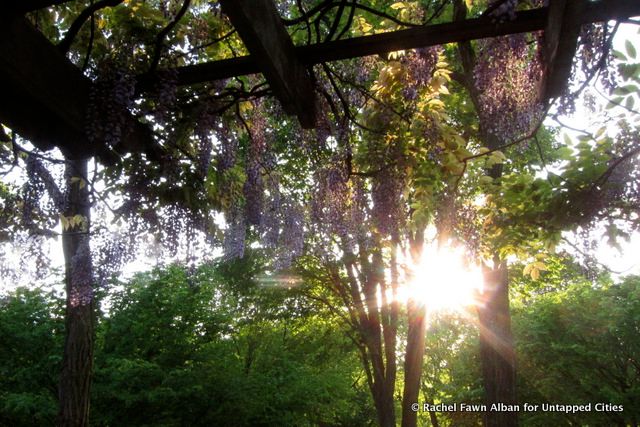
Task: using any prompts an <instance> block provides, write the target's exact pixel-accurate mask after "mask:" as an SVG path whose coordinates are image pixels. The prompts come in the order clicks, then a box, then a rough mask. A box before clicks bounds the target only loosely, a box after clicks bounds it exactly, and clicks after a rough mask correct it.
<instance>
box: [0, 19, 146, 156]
mask: <svg viewBox="0 0 640 427" xmlns="http://www.w3.org/2000/svg"><path fill="white" fill-rule="evenodd" d="M90 88H91V81H90V80H89V79H88V78H87V77H85V76H84V75H83V74H82V72H81V71H80V70H79V69H78V68H77V67H76V66H75V65H73V64H72V63H71V62H69V60H67V58H66V57H65V56H64V55H63V54H62V53H61V52H60V51H59V50H58V49H57V48H56V47H55V46H54V45H53V44H51V42H49V40H47V38H46V37H44V36H43V35H42V33H40V32H39V31H37V30H36V29H35V28H33V26H32V25H31V24H30V23H29V22H28V21H27V20H26V19H25V18H22V17H13V18H12V17H3V19H0V91H1V93H2V96H3V97H2V103H1V104H0V122H2V123H4V124H6V125H7V126H9V127H11V128H12V129H14V130H15V131H17V132H18V133H19V134H20V135H21V136H23V137H24V138H27V139H29V140H30V141H31V142H32V143H33V144H34V145H35V146H37V147H38V148H40V149H43V150H48V149H51V148H53V147H54V146H55V147H58V148H60V150H62V151H63V152H64V153H65V155H67V156H69V157H76V158H79V157H89V156H93V155H101V156H103V157H104V156H107V155H108V153H109V152H112V150H111V149H109V148H108V147H106V146H104V145H101V146H96V145H93V144H90V143H89V141H88V140H87V137H86V131H87V129H88V123H87V106H88V105H89V95H90ZM124 129H125V132H124V133H125V134H124V136H123V141H122V143H121V144H120V145H119V146H117V147H111V148H112V149H113V151H115V152H120V153H124V152H128V151H147V152H152V151H154V150H155V143H154V141H153V139H152V137H151V132H150V131H149V130H148V129H147V128H146V126H144V125H142V124H141V123H139V122H138V121H137V120H135V119H134V118H133V117H131V116H128V118H127V119H126V123H125V126H124Z"/></svg>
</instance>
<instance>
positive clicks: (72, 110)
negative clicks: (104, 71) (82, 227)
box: [0, 0, 640, 157]
mask: <svg viewBox="0 0 640 427" xmlns="http://www.w3.org/2000/svg"><path fill="white" fill-rule="evenodd" d="M62 2H63V1H60V0H25V1H24V2H21V3H20V5H21V6H20V7H19V8H18V9H20V10H22V9H24V10H25V11H29V10H33V9H31V8H38V7H39V6H41V5H45V6H50V5H54V4H59V3H62ZM221 3H222V4H223V7H224V10H225V12H226V13H227V14H228V15H229V16H230V19H231V20H232V21H233V24H234V26H235V27H236V29H237V30H238V32H239V33H240V36H241V37H242V38H243V40H244V41H245V44H246V45H247V48H248V49H249V51H250V52H251V55H250V56H245V57H239V58H233V59H227V60H223V61H214V62H210V63H204V64H198V65H191V66H186V67H179V68H177V72H178V83H179V84H182V85H190V84H197V83H203V82H207V81H212V80H218V79H223V78H228V77H233V76H239V75H245V74H253V73H259V72H262V73H264V74H265V76H266V78H267V80H268V81H269V83H270V85H271V86H272V89H273V90H274V92H275V94H276V95H277V96H278V97H279V98H280V100H281V101H282V102H283V105H284V107H285V109H286V111H288V112H291V113H293V114H296V115H297V116H298V117H299V119H300V121H301V123H302V124H303V125H304V126H312V125H313V101H312V100H313V89H312V85H311V80H310V76H309V75H308V74H307V70H306V67H308V66H311V65H313V64H317V63H322V62H328V61H335V60H342V59H348V58H354V57H360V56H365V55H372V54H383V53H387V52H391V51H395V50H401V49H412V48H419V47H426V46H433V45H440V44H445V43H451V42H459V41H464V40H473V39H480V38H487V37H496V36H501V35H506V34H513V33H521V32H529V31H537V30H545V31H546V34H547V35H546V42H545V50H546V58H547V66H548V73H547V75H548V77H547V80H546V82H545V86H544V90H545V92H544V96H545V97H546V98H549V97H554V96H557V95H558V94H559V93H560V92H561V90H562V89H563V88H564V85H566V81H567V77H568V73H569V72H570V67H571V63H572V60H573V56H574V54H575V49H576V41H577V36H578V31H579V28H580V25H581V24H583V23H587V22H598V21H607V20H611V19H618V20H619V19H625V18H629V17H632V16H637V15H640V1H628V0H600V1H595V2H594V1H588V0H554V1H553V2H551V7H550V8H541V9H535V10H530V11H524V12H519V13H518V14H517V16H516V19H515V20H513V21H509V22H506V23H502V24H495V23H493V22H492V21H491V20H490V19H488V18H480V19H470V20H466V21H461V22H453V23H445V24H438V25H431V26H425V27H415V28H411V29H407V30H401V31H394V32H390V33H384V34H376V35H372V36H364V37H356V38H352V39H346V40H338V41H331V42H326V43H319V44H315V45H310V46H300V47H294V46H293V44H292V42H291V39H290V38H289V36H288V34H287V33H286V29H285V28H284V26H283V25H282V24H281V22H280V20H279V17H278V15H277V13H276V10H275V7H274V6H273V3H272V2H271V1H270V0H251V1H249V0H242V1H240V0H235V1H234V0H221ZM15 4H18V2H16V3H15ZM15 4H14V6H15ZM25 8H26V9H25ZM10 9H11V8H10ZM14 9H16V8H15V7H14V8H13V9H11V10H14ZM43 70H46V72H43ZM154 78H155V76H154V75H142V76H139V78H138V83H139V90H143V91H144V90H145V88H149V87H150V85H151V83H152V82H153V80H154ZM89 87H90V81H89V79H87V78H86V77H85V76H83V75H82V73H81V72H80V70H78V69H77V68H76V67H75V66H74V65H73V64H71V62H69V61H68V60H67V59H66V58H65V57H64V55H62V54H61V53H60V52H59V50H58V49H56V47H55V46H53V45H52V44H51V43H50V42H49V41H48V40H47V39H46V38H45V37H44V36H43V35H42V34H41V33H39V32H38V31H37V30H35V29H34V28H33V27H32V26H31V25H30V24H29V23H28V22H27V21H26V20H25V19H24V18H22V17H16V15H11V14H8V15H5V16H3V17H1V18H0V90H1V91H2V94H3V100H2V103H1V104H0V122H2V123H4V124H6V125H8V126H10V127H12V128H13V129H15V130H16V131H17V132H18V133H19V134H21V135H23V136H24V137H25V138H28V139H30V140H31V141H32V142H33V143H34V144H35V145H36V146H38V147H39V148H42V149H48V148H51V147H53V146H57V147H59V148H61V149H62V150H63V151H65V152H66V153H67V154H69V155H72V156H76V157H78V156H90V155H95V154H102V155H104V154H105V152H108V151H110V148H109V147H105V146H99V147H96V146H91V145H90V144H89V143H88V142H87V139H86V137H85V130H86V127H87V126H86V125H87V123H86V108H87V105H88V99H89ZM125 127H126V128H127V129H130V132H128V133H127V135H126V136H125V138H124V140H123V142H122V143H121V145H120V146H118V147H113V148H115V149H116V150H117V151H118V152H127V151H149V150H151V151H153V150H154V147H156V146H155V144H154V143H153V139H152V138H151V136H150V131H149V130H148V128H146V127H145V126H144V125H142V124H141V123H139V122H138V121H136V120H135V119H134V118H133V117H130V118H129V119H128V125H127V126H125ZM156 154H157V153H156Z"/></svg>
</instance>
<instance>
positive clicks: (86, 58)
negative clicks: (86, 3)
mask: <svg viewBox="0 0 640 427" xmlns="http://www.w3.org/2000/svg"><path fill="white" fill-rule="evenodd" d="M91 4H93V0H91ZM95 36H96V14H95V13H92V14H91V27H90V30H89V44H88V45H87V53H86V55H85V56H84V61H83V63H82V71H83V72H84V71H85V70H86V69H87V65H89V59H90V58H91V51H92V50H93V41H94V39H95Z"/></svg>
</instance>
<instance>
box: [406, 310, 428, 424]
mask: <svg viewBox="0 0 640 427" xmlns="http://www.w3.org/2000/svg"><path fill="white" fill-rule="evenodd" d="M426 314H427V310H426V307H425V306H424V304H420V303H419V302H417V301H415V300H413V299H410V300H409V302H408V304H407V316H408V320H409V330H408V333H407V349H406V351H405V357H404V391H403V393H402V427H415V426H416V424H417V422H418V413H417V412H416V411H414V410H412V409H411V405H412V404H414V403H418V395H419V393H420V377H421V375H422V362H423V359H424V345H425V333H426V326H427V320H426Z"/></svg>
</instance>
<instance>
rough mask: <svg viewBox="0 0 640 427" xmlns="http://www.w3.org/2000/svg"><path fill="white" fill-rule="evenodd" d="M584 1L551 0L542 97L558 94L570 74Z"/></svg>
mask: <svg viewBox="0 0 640 427" xmlns="http://www.w3.org/2000/svg"><path fill="white" fill-rule="evenodd" d="M583 13H584V4H583V3H582V2H578V1H575V0H559V1H556V2H552V3H551V6H550V9H549V23H548V25H547V29H546V30H545V46H544V48H545V50H544V52H545V59H546V61H545V64H546V67H547V69H546V72H545V79H544V81H543V86H542V93H541V96H540V98H541V100H543V101H548V100H550V99H552V98H556V97H558V96H561V95H562V93H563V91H564V90H565V89H566V87H567V82H568V81H569V78H570V77H571V67H572V65H573V57H574V56H575V54H576V50H577V48H578V37H579V35H580V27H581V26H582V23H581V19H580V17H581V16H582V15H583Z"/></svg>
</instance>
